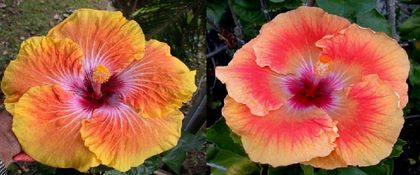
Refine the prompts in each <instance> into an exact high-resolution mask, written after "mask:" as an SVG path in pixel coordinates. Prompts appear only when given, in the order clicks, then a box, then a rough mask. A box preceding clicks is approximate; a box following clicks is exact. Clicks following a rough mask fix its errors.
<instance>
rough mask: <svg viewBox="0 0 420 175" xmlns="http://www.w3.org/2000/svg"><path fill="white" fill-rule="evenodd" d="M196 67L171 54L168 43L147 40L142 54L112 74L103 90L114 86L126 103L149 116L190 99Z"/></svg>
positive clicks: (178, 106)
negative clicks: (189, 65)
mask: <svg viewBox="0 0 420 175" xmlns="http://www.w3.org/2000/svg"><path fill="white" fill-rule="evenodd" d="M194 77H195V71H190V70H189V69H188V67H187V66H186V65H185V64H184V63H182V62H181V61H180V60H178V59H177V58H175V57H173V56H172V55H171V54H170V47H169V46H168V45H167V44H165V43H162V42H159V41H156V40H150V41H148V42H147V45H146V52H145V56H144V58H143V59H141V60H137V61H134V62H133V63H132V64H130V65H129V66H128V67H127V68H126V69H124V70H123V71H121V72H119V73H118V74H117V75H116V76H114V77H111V79H110V80H109V81H108V83H106V84H104V86H103V87H102V89H103V90H104V91H108V90H110V91H112V90H116V91H117V92H116V93H117V94H119V95H120V96H121V97H122V98H123V99H124V101H125V102H126V103H128V104H131V105H132V106H134V108H136V109H138V110H140V113H142V114H143V115H148V116H151V117H159V116H165V115H167V114H168V113H170V112H172V111H174V110H177V109H178V108H180V107H181V105H182V103H183V102H186V101H188V100H189V99H191V97H192V94H193V92H195V90H196V89H197V87H196V86H195V84H194V81H195V79H194Z"/></svg>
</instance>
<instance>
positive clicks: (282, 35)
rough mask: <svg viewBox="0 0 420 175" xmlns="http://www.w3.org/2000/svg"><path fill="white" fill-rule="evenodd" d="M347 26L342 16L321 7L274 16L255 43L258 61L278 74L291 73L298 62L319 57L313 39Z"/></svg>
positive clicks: (347, 23) (347, 22)
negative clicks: (332, 13)
mask: <svg viewBox="0 0 420 175" xmlns="http://www.w3.org/2000/svg"><path fill="white" fill-rule="evenodd" d="M349 25H350V23H349V21H347V20H346V19H344V18H342V17H338V16H335V15H330V14H328V13H326V12H324V11H323V10H322V9H320V8H316V7H299V8H297V9H296V10H292V11H289V12H286V13H282V14H279V15H277V17H276V18H274V19H273V20H272V21H270V22H269V23H267V24H265V25H264V26H263V27H262V28H261V30H260V35H259V37H258V41H257V42H256V43H255V45H254V50H255V54H256V56H257V64H258V65H260V66H261V67H264V66H269V67H270V68H271V69H272V70H274V71H276V72H278V73H281V74H287V73H293V70H295V69H296V66H297V65H300V64H301V63H302V62H308V61H311V60H314V59H317V58H318V56H319V55H318V54H319V52H320V51H321V50H320V49H319V48H317V47H315V42H316V41H318V40H319V39H321V38H322V37H324V36H325V35H328V34H333V33H335V32H338V31H340V30H341V29H344V28H346V27H348V26H349Z"/></svg>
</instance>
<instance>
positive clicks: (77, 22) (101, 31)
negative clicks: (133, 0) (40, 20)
mask: <svg viewBox="0 0 420 175" xmlns="http://www.w3.org/2000/svg"><path fill="white" fill-rule="evenodd" d="M47 36H51V37H56V38H70V39H72V40H73V41H74V42H76V43H77V44H79V45H80V47H81V48H82V50H83V55H84V58H83V66H84V70H85V71H86V72H87V73H89V72H91V71H92V70H93V69H94V68H95V67H97V66H99V65H104V66H105V67H107V68H108V69H110V70H111V72H113V73H114V72H118V71H119V70H121V69H122V68H124V67H125V66H127V65H129V64H130V63H131V62H132V61H133V60H138V59H141V58H143V55H144V48H145V44H146V41H145V37H144V34H143V31H142V30H141V28H140V26H139V25H138V24H137V22H135V21H133V20H127V19H126V18H125V17H124V16H123V15H122V13H121V12H111V11H102V10H92V9H79V10H76V11H75V12H74V13H73V14H72V15H70V16H69V17H68V18H66V19H65V20H64V21H63V22H61V23H59V24H58V25H56V26H55V27H54V28H52V29H51V30H50V31H49V32H48V35H47Z"/></svg>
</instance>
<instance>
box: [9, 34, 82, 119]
mask: <svg viewBox="0 0 420 175" xmlns="http://www.w3.org/2000/svg"><path fill="white" fill-rule="evenodd" d="M81 60H82V50H81V49H80V47H79V46H78V45H77V44H76V43H74V42H72V41H71V40H68V39H63V40H61V39H55V38H50V37H32V38H30V39H28V40H26V41H25V42H23V43H22V45H21V48H20V51H19V54H18V55H17V57H16V60H13V61H11V62H10V64H9V65H8V66H7V68H6V70H5V72H4V77H3V81H2V83H1V88H2V90H3V93H4V94H5V96H6V100H5V106H6V109H7V110H8V111H9V112H10V113H11V114H13V106H14V104H15V103H16V102H17V101H18V100H19V98H20V97H21V96H22V95H23V94H24V93H25V92H26V91H27V90H28V89H29V88H31V87H33V86H39V85H46V84H59V85H60V86H61V87H63V88H65V89H71V88H72V86H74V85H75V84H76V83H77V82H80V81H81V76H80V72H81V71H80V70H81V67H82V65H81Z"/></svg>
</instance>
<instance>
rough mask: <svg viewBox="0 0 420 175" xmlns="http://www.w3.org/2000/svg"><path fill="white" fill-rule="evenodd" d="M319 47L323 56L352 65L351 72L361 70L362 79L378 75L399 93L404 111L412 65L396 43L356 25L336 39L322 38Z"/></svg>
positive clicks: (331, 37) (338, 34) (334, 37)
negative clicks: (364, 76) (366, 76)
mask: <svg viewBox="0 0 420 175" xmlns="http://www.w3.org/2000/svg"><path fill="white" fill-rule="evenodd" d="M316 45H317V46H318V47H321V48H322V49H323V51H322V53H321V54H322V55H326V56H328V57H331V58H332V59H333V60H334V61H335V62H343V64H346V65H351V67H350V68H351V69H359V70H360V73H361V75H360V77H361V76H363V75H369V74H377V75H378V76H379V78H380V79H381V80H383V81H384V82H385V83H386V84H389V85H391V87H392V88H393V90H394V91H396V92H397V93H398V95H399V97H400V105H401V108H403V107H404V106H405V105H406V104H407V102H408V96H407V90H408V85H407V83H406V80H407V77H408V72H409V70H410V63H409V61H408V56H407V53H406V52H405V51H404V49H402V48H401V47H400V46H399V44H398V43H397V42H396V41H395V40H393V39H391V38H390V37H388V36H386V35H385V34H384V33H375V32H374V31H372V30H370V29H366V28H361V27H359V26H357V25H356V24H353V25H351V26H350V27H349V28H347V29H345V30H343V31H341V32H339V33H337V34H336V35H333V36H328V37H325V38H323V39H322V40H320V41H318V42H317V43H316Z"/></svg>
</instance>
